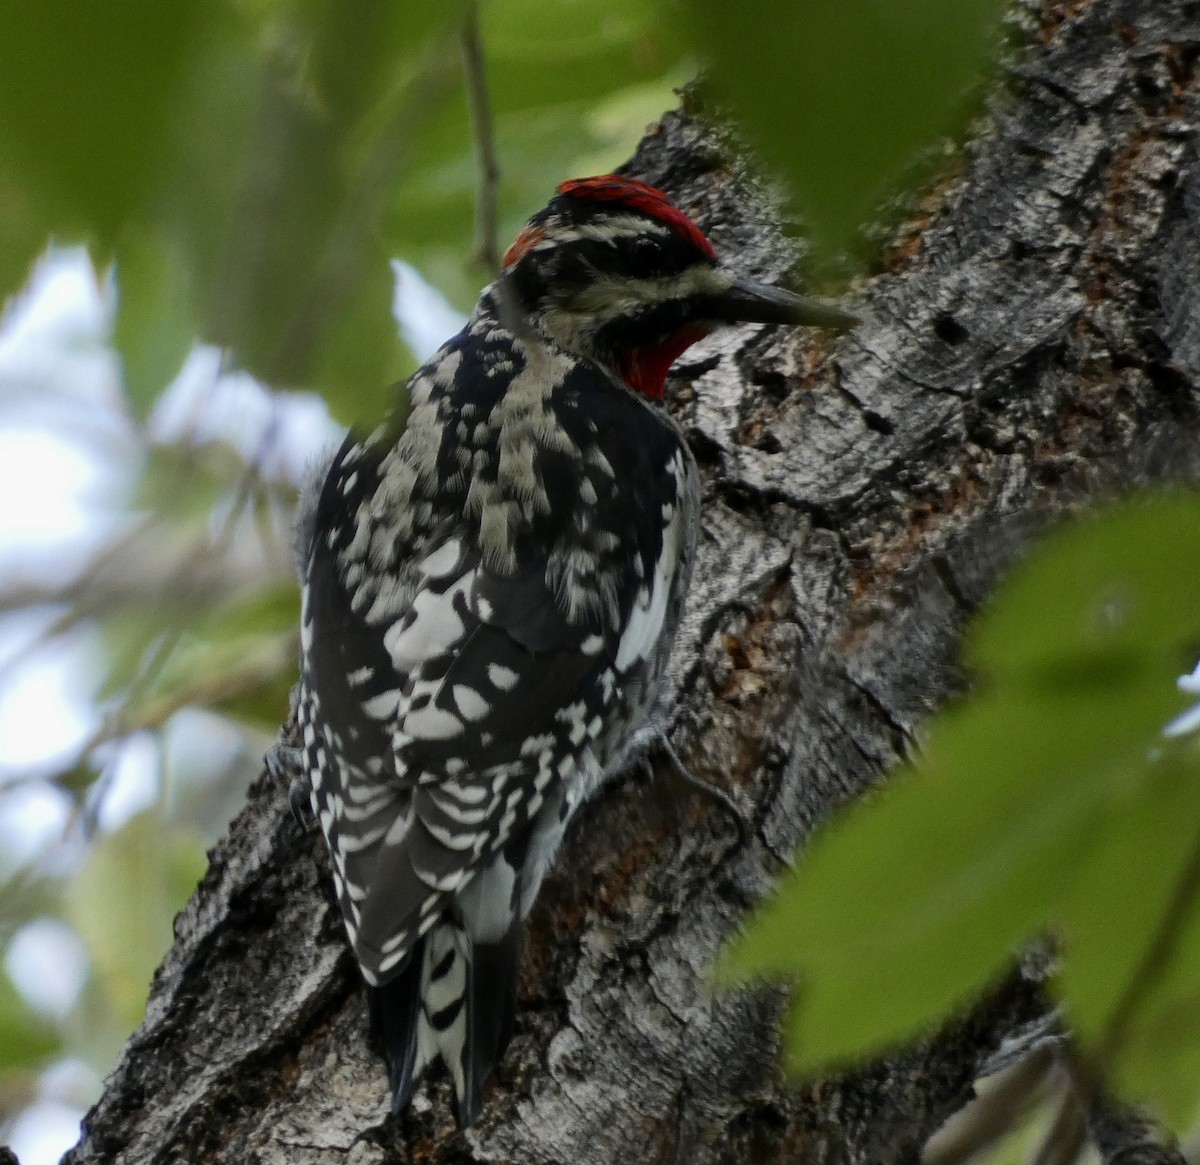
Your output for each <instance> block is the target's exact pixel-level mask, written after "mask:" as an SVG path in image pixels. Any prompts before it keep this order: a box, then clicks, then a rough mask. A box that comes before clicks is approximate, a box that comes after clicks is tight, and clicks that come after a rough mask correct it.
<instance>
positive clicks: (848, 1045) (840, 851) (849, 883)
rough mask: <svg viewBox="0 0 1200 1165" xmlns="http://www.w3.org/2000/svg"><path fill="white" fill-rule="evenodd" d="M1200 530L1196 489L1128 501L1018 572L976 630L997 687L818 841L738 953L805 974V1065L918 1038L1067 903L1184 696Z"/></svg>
mask: <svg viewBox="0 0 1200 1165" xmlns="http://www.w3.org/2000/svg"><path fill="white" fill-rule="evenodd" d="M1198 528H1200V501H1197V499H1196V498H1195V497H1194V496H1191V495H1182V494H1180V495H1173V496H1166V497H1161V496H1160V497H1157V498H1155V499H1152V500H1144V501H1137V502H1131V503H1126V504H1124V505H1121V506H1117V507H1114V508H1113V509H1111V510H1110V511H1108V512H1107V513H1106V514H1104V515H1102V516H1098V517H1096V518H1094V519H1089V520H1085V521H1083V522H1080V523H1077V524H1075V525H1073V526H1070V527H1067V528H1066V529H1064V530H1062V531H1060V532H1059V533H1058V534H1056V535H1054V536H1053V537H1052V538H1050V539H1048V540H1047V541H1046V542H1045V543H1044V544H1043V546H1042V547H1040V548H1039V550H1038V551H1037V552H1036V553H1035V554H1033V555H1031V557H1030V558H1029V559H1028V560H1027V561H1026V562H1025V563H1023V564H1022V565H1021V566H1019V567H1018V568H1016V569H1015V570H1014V571H1013V573H1012V576H1011V578H1010V580H1009V581H1008V583H1007V584H1006V586H1005V588H1004V589H1003V591H1002V593H1001V594H1000V595H999V596H998V597H997V599H996V600H995V602H994V603H993V604H992V605H991V606H990V608H989V609H988V611H987V612H986V613H985V614H984V615H983V616H981V618H980V622H979V625H978V627H977V629H976V630H975V632H974V633H973V634H972V636H971V643H972V651H971V656H972V659H973V661H974V664H975V666H976V668H977V669H978V671H979V674H980V682H979V687H980V694H978V695H977V696H975V697H974V698H973V699H972V700H970V701H969V702H967V703H965V704H963V705H961V706H959V707H957V708H955V709H952V710H951V711H950V712H948V713H946V714H944V715H943V716H942V717H940V718H939V720H938V721H937V722H936V723H935V724H934V725H933V727H932V729H931V731H930V736H929V742H928V750H927V755H926V757H925V758H924V760H923V762H922V764H921V771H920V772H919V773H918V774H915V775H914V774H910V775H909V776H907V777H905V778H902V779H900V780H898V781H896V782H895V783H894V785H893V787H891V788H889V790H888V791H887V792H886V793H885V794H884V795H883V796H882V797H880V798H879V800H878V801H877V802H875V803H871V804H859V805H858V806H856V807H854V808H853V809H852V810H851V811H850V812H849V813H847V814H846V815H845V816H844V817H843V818H842V819H841V820H840V821H839V822H837V823H835V824H834V825H833V826H832V827H829V828H827V829H825V830H824V831H823V832H822V833H821V834H820V835H818V836H817V838H816V839H815V840H814V842H813V845H812V847H811V850H810V852H809V853H808V854H807V855H806V857H805V860H804V862H803V865H802V867H801V869H800V870H799V872H798V873H797V874H796V875H794V876H793V877H791V878H789V879H788V881H787V883H786V884H785V885H784V887H783V889H782V891H781V893H780V895H779V897H778V898H777V899H776V900H775V901H774V902H773V903H771V904H770V905H768V906H767V907H765V908H764V909H763V910H761V911H760V912H759V913H758V915H757V917H756V918H755V919H754V920H753V921H752V923H751V924H750V927H749V928H748V931H747V933H746V935H745V936H744V937H743V938H742V939H741V940H740V941H739V942H738V943H737V944H736V945H735V947H734V948H733V950H732V951H731V952H730V954H729V957H728V960H727V963H726V973H727V975H732V976H735V977H744V976H746V975H750V974H761V973H763V972H777V973H783V974H789V975H800V976H802V987H801V993H800V1002H799V1004H798V1006H797V1008H796V1009H795V1012H794V1016H793V1023H792V1031H791V1036H792V1038H791V1043H790V1052H791V1055H792V1059H793V1062H794V1063H795V1064H796V1065H801V1066H806V1067H811V1066H813V1065H815V1064H817V1063H822V1062H841V1061H845V1060H848V1059H850V1058H852V1057H855V1056H857V1055H861V1054H863V1053H864V1052H866V1051H869V1050H872V1049H876V1048H879V1047H881V1046H884V1045H886V1044H889V1043H891V1042H893V1041H895V1040H898V1039H901V1038H904V1037H907V1036H910V1035H912V1034H915V1033H916V1032H918V1031H920V1030H922V1029H923V1028H925V1027H926V1026H928V1025H929V1024H931V1023H933V1022H934V1021H935V1020H936V1019H937V1018H938V1017H939V1016H941V1015H942V1014H944V1013H945V1012H947V1011H948V1010H950V1009H951V1008H953V1007H955V1006H956V1005H959V1004H961V1002H962V1001H963V1000H964V999H965V998H967V997H969V996H970V995H971V994H972V993H974V992H975V991H977V990H978V989H979V988H980V987H982V986H983V985H984V984H985V983H986V982H988V981H989V980H990V979H991V978H992V977H993V976H995V975H997V974H998V973H999V972H1000V971H1001V970H1002V969H1003V967H1004V965H1005V963H1006V961H1007V960H1008V959H1009V958H1011V956H1012V955H1013V954H1014V953H1015V951H1016V949H1017V947H1018V946H1019V944H1020V943H1021V942H1023V941H1024V940H1026V939H1028V938H1030V937H1032V936H1033V935H1034V934H1036V933H1037V932H1038V931H1039V930H1042V929H1044V928H1046V927H1050V926H1054V925H1056V924H1058V923H1059V922H1060V921H1061V920H1062V919H1063V918H1064V916H1066V915H1067V906H1066V902H1067V898H1066V896H1067V895H1068V894H1070V893H1071V892H1072V889H1073V885H1074V881H1075V879H1076V878H1077V876H1078V871H1079V869H1080V867H1081V866H1082V865H1083V864H1084V861H1085V859H1086V858H1087V857H1088V856H1089V855H1090V854H1091V853H1092V851H1093V848H1094V845H1095V837H1096V835H1097V830H1098V829H1099V828H1100V827H1101V826H1102V825H1103V824H1104V823H1105V822H1106V821H1110V820H1112V819H1113V815H1114V814H1116V813H1119V811H1120V807H1121V806H1122V805H1123V804H1124V803H1125V800H1126V799H1127V798H1128V797H1129V795H1130V792H1129V791H1130V789H1131V788H1133V789H1136V788H1138V787H1140V785H1141V784H1142V783H1144V782H1145V781H1146V778H1145V777H1144V776H1143V774H1144V771H1145V768H1146V762H1145V758H1146V754H1147V749H1148V747H1149V746H1150V743H1151V742H1152V741H1154V740H1155V739H1156V737H1157V734H1158V732H1159V730H1160V729H1161V727H1162V725H1163V724H1164V723H1165V722H1166V721H1167V719H1168V718H1169V717H1170V716H1171V715H1172V714H1174V713H1175V712H1177V711H1178V708H1179V697H1178V695H1177V694H1176V693H1175V692H1174V691H1173V689H1172V687H1171V683H1170V681H1171V679H1172V678H1173V676H1174V675H1175V673H1176V670H1177V668H1178V663H1177V661H1178V659H1179V657H1180V648H1181V645H1183V644H1186V643H1189V642H1190V643H1195V642H1200V545H1198V543H1200V539H1196V538H1192V537H1186V536H1183V537H1181V536H1180V533H1181V531H1183V532H1186V531H1188V530H1197V529H1198ZM1194 819H1195V818H1194V817H1193V816H1189V817H1188V818H1187V819H1186V820H1188V821H1193V820H1194ZM1168 865H1169V863H1168ZM847 904H853V905H852V908H848V907H847ZM1110 988H1111V985H1110Z"/></svg>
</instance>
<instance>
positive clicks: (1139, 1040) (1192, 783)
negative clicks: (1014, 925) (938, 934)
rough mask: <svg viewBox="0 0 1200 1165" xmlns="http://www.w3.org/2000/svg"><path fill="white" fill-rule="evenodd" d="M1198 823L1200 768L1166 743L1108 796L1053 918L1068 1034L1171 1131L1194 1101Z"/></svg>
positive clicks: (1199, 999)
mask: <svg viewBox="0 0 1200 1165" xmlns="http://www.w3.org/2000/svg"><path fill="white" fill-rule="evenodd" d="M1198 823H1200V766H1198V765H1197V763H1196V758H1195V756H1194V755H1189V754H1188V753H1185V752H1183V751H1182V750H1172V752H1171V753H1170V754H1169V755H1167V756H1165V757H1163V758H1160V759H1159V760H1158V761H1156V762H1155V763H1154V764H1151V765H1149V766H1147V769H1146V773H1145V776H1144V779H1142V780H1140V781H1136V782H1130V783H1129V785H1128V787H1126V788H1125V789H1123V790H1122V791H1121V795H1120V796H1119V797H1117V798H1115V799H1114V801H1113V803H1112V805H1111V807H1110V809H1109V812H1108V814H1107V817H1106V819H1105V820H1104V821H1103V823H1102V824H1101V827H1100V828H1099V829H1098V830H1097V833H1096V836H1095V838H1094V841H1093V846H1092V853H1091V855H1090V858H1089V861H1088V862H1087V864H1086V865H1085V866H1084V868H1083V869H1082V870H1081V871H1080V876H1079V879H1078V882H1077V884H1076V887H1075V891H1074V893H1073V894H1071V895H1070V896H1069V898H1068V900H1067V902H1066V904H1065V909H1064V913H1063V918H1062V926H1061V929H1062V935H1063V945H1064V953H1065V956H1066V957H1065V964H1064V967H1063V971H1062V975H1061V978H1060V986H1061V990H1062V994H1063V997H1064V1000H1065V1002H1066V1006H1067V1009H1068V1012H1069V1015H1070V1022H1071V1028H1072V1030H1073V1031H1074V1032H1076V1033H1077V1034H1078V1036H1079V1037H1080V1039H1081V1040H1082V1041H1083V1044H1084V1046H1085V1049H1087V1048H1091V1049H1092V1050H1093V1051H1094V1052H1095V1054H1111V1053H1112V1052H1113V1051H1114V1050H1115V1051H1116V1052H1117V1053H1118V1058H1117V1068H1118V1071H1117V1081H1116V1083H1117V1085H1118V1087H1119V1089H1120V1091H1121V1093H1122V1095H1127V1096H1129V1097H1130V1098H1133V1099H1139V1100H1143V1101H1148V1102H1150V1103H1152V1104H1155V1105H1156V1106H1157V1107H1159V1108H1160V1110H1161V1111H1162V1112H1163V1114H1164V1115H1165V1116H1166V1117H1167V1119H1168V1120H1169V1121H1170V1122H1171V1123H1172V1124H1174V1126H1175V1127H1176V1128H1179V1129H1183V1128H1186V1127H1187V1125H1188V1122H1189V1121H1190V1119H1191V1118H1192V1117H1194V1116H1195V1115H1196V1113H1197V1110H1198V1109H1200V824H1198ZM1181 889H1184V890H1188V891H1189V893H1190V896H1186V897H1181ZM1118 1016H1119V1017H1120V1018H1118ZM1184 1064H1187V1065H1190V1070H1189V1071H1180V1070H1179V1069H1180V1068H1181V1067H1182V1066H1183V1065H1184ZM1168 1069H1169V1070H1168Z"/></svg>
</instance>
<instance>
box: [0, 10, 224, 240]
mask: <svg viewBox="0 0 1200 1165" xmlns="http://www.w3.org/2000/svg"><path fill="white" fill-rule="evenodd" d="M224 7H225V6H224V5H223V4H219V3H216V2H214V0H172V2H171V3H169V4H154V3H150V4H147V3H145V2H144V0H39V2H38V3H37V4H27V3H23V2H22V0H7V2H6V3H4V4H3V5H2V6H0V27H3V29H4V36H3V37H0V162H2V163H3V165H2V166H0V169H4V170H6V171H8V172H9V173H10V174H14V175H16V176H17V180H18V181H19V182H20V183H21V184H22V186H24V188H25V189H27V190H30V191H36V196H37V197H38V198H40V199H42V200H43V204H44V206H45V207H46V208H47V209H48V210H49V212H50V213H51V214H53V215H55V216H57V218H58V219H59V220H60V222H61V221H62V220H66V221H67V222H69V223H70V224H71V225H72V226H73V227H74V228H75V229H76V230H84V231H86V232H87V233H88V234H89V236H90V237H93V238H96V239H98V240H99V241H101V242H102V243H103V242H106V241H111V240H112V239H113V238H115V235H116V232H117V228H118V226H119V225H120V223H121V222H122V221H124V219H125V218H126V217H127V216H128V215H129V214H130V213H132V212H133V211H134V210H135V209H136V208H139V207H142V206H144V205H145V204H146V203H147V201H148V199H149V197H150V191H151V188H152V186H153V184H154V182H155V180H156V178H157V177H158V176H159V174H160V167H161V166H162V164H163V162H164V159H165V156H166V154H167V152H168V149H169V145H170V141H171V138H172V135H173V132H174V131H175V129H176V121H175V119H176V117H177V115H178V113H179V105H178V100H179V95H180V89H181V85H182V82H183V80H184V78H185V77H186V73H187V70H188V67H189V64H190V62H191V60H192V57H193V54H194V53H195V52H196V50H197V48H198V46H199V45H200V44H201V43H202V42H203V40H204V38H205V37H206V35H207V33H208V30H209V27H210V26H211V25H212V24H213V23H214V21H215V20H216V19H218V18H219V17H220V16H221V10H222V9H223V8H224Z"/></svg>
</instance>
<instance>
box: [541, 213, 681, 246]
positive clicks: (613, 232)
mask: <svg viewBox="0 0 1200 1165" xmlns="http://www.w3.org/2000/svg"><path fill="white" fill-rule="evenodd" d="M647 234H653V235H657V236H659V237H660V238H664V239H669V238H671V236H672V235H674V234H675V231H673V230H672V229H671V228H670V227H669V226H667V224H666V223H662V222H655V221H654V219H652V218H643V217H641V216H640V215H635V214H621V215H615V216H613V217H612V218H605V219H602V220H601V221H600V222H586V223H580V224H578V225H577V226H570V227H556V228H555V229H554V230H553V231H552V232H551V233H549V234H548V235H547V236H546V240H545V242H542V243H538V245H537V246H536V247H533V248H532V250H533V251H535V252H537V251H549V250H551V249H552V248H554V247H558V246H561V245H562V244H563V243H577V242H582V241H585V240H586V241H590V242H593V243H611V242H614V241H615V240H616V239H619V238H622V237H624V238H631V239H632V238H636V237H638V236H639V235H641V236H644V235H647Z"/></svg>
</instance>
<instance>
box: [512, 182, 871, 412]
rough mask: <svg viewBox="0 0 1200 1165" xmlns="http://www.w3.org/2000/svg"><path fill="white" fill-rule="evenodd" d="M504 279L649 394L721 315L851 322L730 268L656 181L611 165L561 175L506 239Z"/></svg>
mask: <svg viewBox="0 0 1200 1165" xmlns="http://www.w3.org/2000/svg"><path fill="white" fill-rule="evenodd" d="M501 281H502V287H503V289H504V292H505V294H506V295H508V296H509V297H510V298H511V300H512V301H514V302H513V304H512V306H513V307H514V308H515V310H516V311H517V312H519V314H520V315H522V316H523V317H524V318H525V319H526V320H528V322H529V324H530V325H532V326H533V327H534V329H536V330H537V331H539V332H541V333H542V334H543V335H545V336H547V337H549V338H550V339H552V340H553V341H554V342H555V343H557V344H559V345H561V346H562V347H564V348H566V349H567V350H568V351H570V352H575V353H577V354H579V355H582V356H587V357H589V358H590V359H594V360H597V361H599V362H600V363H601V364H603V365H605V366H606V367H607V368H609V369H611V370H612V371H613V372H614V373H616V375H617V376H619V377H620V378H621V379H622V380H623V381H625V383H626V384H628V385H629V386H630V387H631V388H634V389H636V390H637V391H638V392H641V393H643V394H644V395H646V396H648V397H652V398H658V397H661V396H662V394H663V385H664V383H665V381H666V376H667V370H668V369H669V368H670V367H671V364H672V363H673V362H674V361H675V359H676V358H677V357H678V356H679V355H680V354H681V353H682V352H683V351H684V350H685V349H686V348H688V347H689V346H690V345H692V344H694V343H695V342H696V341H697V340H699V339H702V338H703V337H704V336H706V335H708V333H709V332H711V331H713V329H715V328H717V327H720V326H721V325H722V324H734V323H770V324H807V325H811V326H821V327H833V328H845V327H850V326H852V325H853V324H855V323H857V322H858V321H857V320H856V319H855V318H854V317H853V316H851V315H848V314H847V313H846V312H842V311H839V310H838V309H836V308H832V307H829V306H827V305H824V304H820V303H817V302H816V301H814V300H809V299H804V298H802V297H800V296H797V295H793V294H792V293H791V292H788V291H783V290H781V289H779V288H775V287H771V286H769V285H767V284H765V283H758V282H756V281H754V280H752V279H748V278H745V277H744V276H740V275H737V274H735V273H734V272H732V271H730V270H729V269H728V268H727V267H724V266H722V264H721V263H720V261H719V260H718V259H717V254H716V251H715V250H714V249H713V245H712V243H710V242H709V240H708V238H707V237H706V236H705V235H704V233H703V231H701V230H700V228H699V227H698V226H696V224H695V223H694V222H692V220H691V219H690V218H688V216H687V215H686V214H684V213H683V211H681V210H680V209H679V208H678V207H677V206H676V205H675V204H674V203H673V202H672V201H671V200H670V199H669V198H668V197H667V196H666V195H665V194H664V193H663V192H662V191H661V190H657V189H656V188H655V187H653V186H648V185H646V183H644V182H639V181H637V179H635V178H624V177H621V176H619V175H614V174H608V175H603V176H601V177H597V178H578V179H575V180H573V181H571V182H564V183H563V184H562V185H561V186H559V188H558V192H557V194H556V196H555V197H554V199H553V200H552V201H551V202H550V204H549V206H547V207H546V208H545V210H543V211H541V212H540V213H538V214H536V215H535V216H534V217H533V218H532V219H530V221H529V223H528V224H527V225H526V226H525V229H524V230H522V231H521V233H520V234H519V235H518V236H517V238H516V240H515V241H514V242H513V245H512V246H511V247H509V249H508V252H507V254H506V255H505V256H504V271H503V274H502V277H501Z"/></svg>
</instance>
